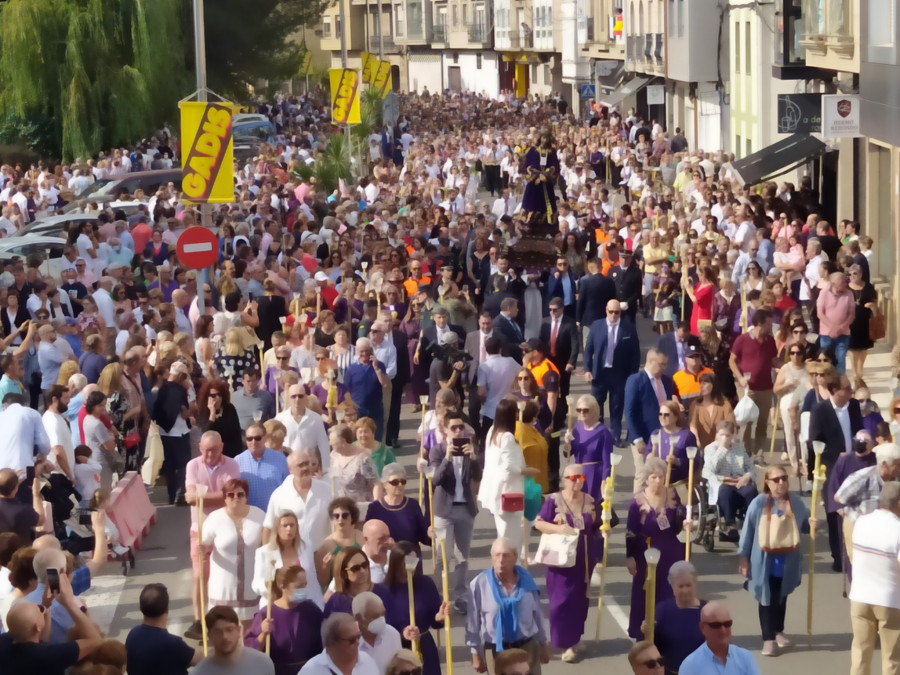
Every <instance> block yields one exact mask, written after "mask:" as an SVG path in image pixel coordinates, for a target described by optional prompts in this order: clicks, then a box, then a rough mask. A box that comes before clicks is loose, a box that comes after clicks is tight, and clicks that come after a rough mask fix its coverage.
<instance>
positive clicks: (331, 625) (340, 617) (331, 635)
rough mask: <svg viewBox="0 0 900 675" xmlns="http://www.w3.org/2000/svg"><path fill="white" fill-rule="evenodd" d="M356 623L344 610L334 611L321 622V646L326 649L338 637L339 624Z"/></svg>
mask: <svg viewBox="0 0 900 675" xmlns="http://www.w3.org/2000/svg"><path fill="white" fill-rule="evenodd" d="M345 623H354V624H355V623H356V619H354V618H353V616H352V615H350V614H347V613H346V612H335V613H334V614H332V615H331V616H329V617H328V618H327V619H325V621H323V622H322V646H324V647H325V648H326V649H327V648H328V647H330V646H331V645H333V644H334V643H335V642H337V641H338V640H339V639H340V632H341V626H342V625H344V624H345Z"/></svg>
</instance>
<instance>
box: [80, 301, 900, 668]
mask: <svg viewBox="0 0 900 675" xmlns="http://www.w3.org/2000/svg"><path fill="white" fill-rule="evenodd" d="M639 332H640V337H641V344H642V347H643V351H646V349H647V348H648V347H649V346H651V345H652V344H654V343H655V336H654V335H653V334H652V333H651V332H650V330H649V322H647V321H646V320H643V319H640V318H639ZM882 351H883V349H882ZM882 358H883V357H882ZM881 362H882V361H881V358H879V355H878V354H873V356H872V358H871V359H870V364H871V365H870V367H869V368H868V369H867V370H868V371H870V372H869V373H867V375H869V377H867V380H868V381H869V384H870V386H871V387H872V391H873V398H875V399H876V400H877V401H878V402H879V403H880V404H881V405H882V407H884V406H886V405H887V403H888V400H887V398H886V396H887V394H886V392H887V376H886V375H884V374H883V373H884V370H883V369H881V370H879V367H878V364H879V363H881ZM876 373H878V374H876ZM573 384H574V386H573V393H584V392H586V391H587V390H588V387H587V385H586V384H585V383H584V379H583V377H581V376H578V377H576V378H574V379H573ZM404 411H405V414H404V423H403V432H402V435H401V441H402V448H401V450H400V452H399V453H398V457H400V461H402V462H403V463H404V464H406V465H407V467H408V470H409V471H410V475H412V465H413V461H412V458H413V455H414V452H415V445H414V440H413V439H414V426H415V423H416V422H417V421H418V418H417V416H415V417H414V416H413V415H412V414H411V413H409V411H408V406H404ZM619 452H623V453H624V455H625V456H624V459H623V461H622V464H621V465H620V467H619V471H618V480H617V492H616V509H617V511H618V513H619V515H620V517H621V518H622V520H623V522H622V524H620V525H619V526H618V527H617V528H616V529H615V530H614V531H613V535H612V541H611V546H610V556H609V573H608V576H607V585H606V598H605V602H604V610H603V616H602V627H601V640H600V641H599V642H597V641H595V640H594V636H595V630H596V625H597V623H596V622H597V610H596V592H594V595H595V597H594V599H593V601H592V609H591V611H590V615H589V618H588V623H587V626H586V631H585V641H586V642H587V644H588V645H589V649H588V652H587V654H586V655H585V658H583V659H582V661H580V662H579V663H577V664H565V663H562V662H561V661H560V660H559V655H558V654H554V657H553V660H552V661H551V663H550V665H549V666H546V667H545V670H544V672H546V673H553V674H556V673H571V672H575V673H579V672H588V670H591V671H594V672H596V669H597V668H598V667H599V668H600V669H601V670H600V672H610V673H613V672H626V670H627V668H628V666H627V663H626V659H625V654H626V652H627V651H628V649H629V647H630V645H631V642H630V640H629V639H628V637H627V635H626V632H625V629H626V626H627V622H628V611H629V598H630V590H631V587H630V584H631V577H629V575H628V572H627V571H626V569H625V559H624V557H625V543H624V519H625V514H626V513H627V509H628V501H629V500H628V497H627V493H626V491H627V490H628V489H630V486H631V481H632V475H633V470H632V466H633V463H632V459H631V455H630V452H629V451H628V450H627V449H620V450H619ZM777 455H778V453H776V457H777ZM760 475H761V472H760ZM792 487H794V486H792ZM416 488H417V484H416V483H415V481H411V483H410V495H411V496H413V495H414V490H415V489H416ZM808 499H809V498H808V497H807V500H808ZM153 501H154V503H155V504H157V505H158V508H159V512H158V519H157V523H156V525H155V526H154V528H153V529H152V531H151V532H150V535H149V537H147V538H146V539H145V541H144V544H143V546H142V548H141V549H140V550H139V551H137V552H136V554H135V555H136V558H137V567H136V569H135V570H133V571H132V572H131V573H130V574H129V576H128V577H127V578H125V577H122V576H121V575H120V574H119V568H118V566H117V565H114V564H110V565H109V568H108V574H109V576H104V577H102V578H100V579H97V580H96V582H95V588H94V589H92V590H91V591H90V592H89V593H87V594H86V595H85V599H86V601H87V602H88V604H89V606H90V608H91V613H92V614H93V615H94V616H95V617H96V618H97V620H98V622H99V623H100V625H101V628H102V629H103V630H105V631H106V632H107V633H108V635H109V636H110V637H113V638H118V639H121V640H124V639H125V636H126V634H127V632H128V630H129V629H130V628H131V627H132V626H134V625H135V624H136V623H138V622H139V621H140V612H139V610H138V606H137V600H138V594H139V592H140V589H141V588H142V587H143V585H144V584H146V583H149V582H163V583H165V584H166V585H167V586H168V588H169V594H170V597H171V614H170V617H169V628H170V630H171V631H172V632H173V633H176V634H178V635H180V634H181V633H182V632H183V630H184V629H185V628H186V627H187V625H188V624H189V623H190V619H191V617H190V614H191V604H190V565H189V562H188V556H187V553H188V526H189V513H188V510H187V509H186V508H178V507H174V506H168V505H165V489H164V488H160V487H157V488H155V489H154V491H153ZM819 519H820V526H819V527H820V531H821V532H820V535H819V537H818V540H817V549H818V555H817V564H816V575H815V607H814V625H813V635H812V637H807V635H806V598H807V592H806V588H807V585H806V562H805V561H804V582H803V586H802V587H801V588H800V589H798V590H797V591H796V592H795V593H794V594H793V595H791V596H790V598H789V600H788V612H787V633H788V635H789V636H790V637H791V638H792V639H793V640H794V642H795V646H793V647H791V648H788V649H786V650H782V653H781V654H780V655H779V656H777V657H775V658H765V659H764V658H763V657H761V656H759V650H760V648H761V646H762V642H761V638H760V636H759V620H758V617H757V605H756V603H755V602H754V601H753V599H752V597H751V595H750V594H749V593H747V592H746V591H744V590H743V589H742V587H741V584H742V578H741V577H740V576H739V575H738V572H737V564H738V559H737V556H736V555H735V545H734V544H729V543H718V542H717V546H716V550H715V551H714V552H713V553H707V552H706V551H704V550H703V549H702V547H700V546H695V547H694V549H693V551H694V553H693V555H692V560H693V562H694V563H695V564H696V566H697V568H698V570H699V574H700V583H699V595H700V597H701V598H703V599H706V600H722V601H724V602H726V603H727V604H728V606H729V607H730V609H731V613H732V618H733V619H734V621H735V624H734V629H733V634H734V640H735V643H736V644H738V645H740V646H743V647H746V648H748V649H751V650H753V651H754V653H755V654H756V655H757V657H758V659H759V663H760V666H761V669H762V672H763V673H766V674H768V675H787V674H791V675H793V674H794V673H797V672H816V671H818V672H821V673H840V672H846V670H847V668H848V667H849V661H850V654H849V650H850V642H851V635H850V620H849V602H848V600H846V599H845V598H843V597H842V593H843V578H842V576H841V575H839V574H836V573H834V572H832V571H831V561H830V558H829V557H828V554H827V553H826V549H827V541H826V536H825V534H824V516H823V515H822V510H821V507H820V510H819ZM493 536H494V528H493V524H492V522H491V519H490V518H489V517H488V515H487V514H486V513H485V512H483V511H482V513H481V514H479V517H478V520H477V521H476V530H475V541H474V543H473V549H472V561H471V564H470V570H473V571H480V570H483V569H484V568H485V566H486V565H487V564H488V563H489V547H490V542H491V540H492V538H493ZM537 541H538V535H537V533H536V532H534V531H533V532H532V534H531V537H530V544H531V551H532V553H533V552H534V550H535V548H536V547H537ZM807 546H808V540H807V539H804V542H803V547H804V553H805V551H806V550H807V548H806V547H807ZM428 558H430V552H426V569H430V565H431V562H430V560H428ZM531 571H532V572H533V573H534V574H535V575H536V576H538V577H542V576H543V574H542V571H541V570H540V568H536V567H532V568H531ZM539 583H541V582H540V581H539ZM438 585H439V587H440V581H439V580H438ZM541 585H542V583H541ZM452 622H453V626H452V630H453V643H454V661H455V665H456V667H460V668H462V669H463V670H464V671H466V672H471V671H470V670H469V669H470V668H471V666H470V661H469V653H468V649H466V648H465V646H464V628H463V624H464V618H463V617H460V616H458V615H456V614H454V615H453V617H452ZM442 639H443V636H442ZM442 653H443V652H442ZM879 658H880V657H879V655H878V654H876V657H875V659H874V664H873V673H879V672H881V671H880V661H879Z"/></svg>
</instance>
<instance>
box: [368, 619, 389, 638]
mask: <svg viewBox="0 0 900 675" xmlns="http://www.w3.org/2000/svg"><path fill="white" fill-rule="evenodd" d="M385 628H387V620H386V619H385V618H384V617H383V616H379V617H378V618H377V619H372V620H371V621H370V622H369V632H370V633H372V635H381V634H382V633H383V632H384V629H385Z"/></svg>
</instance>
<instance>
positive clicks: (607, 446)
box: [566, 394, 613, 504]
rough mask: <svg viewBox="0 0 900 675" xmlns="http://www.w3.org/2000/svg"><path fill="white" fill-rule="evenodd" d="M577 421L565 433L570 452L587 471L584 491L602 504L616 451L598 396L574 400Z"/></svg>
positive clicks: (585, 471)
mask: <svg viewBox="0 0 900 675" xmlns="http://www.w3.org/2000/svg"><path fill="white" fill-rule="evenodd" d="M575 412H577V413H578V423H577V424H576V425H575V426H574V427H573V428H572V433H571V434H569V433H566V442H567V443H568V444H569V454H570V455H571V457H572V458H574V460H575V461H576V462H578V464H580V465H581V466H582V467H583V468H584V471H582V473H583V474H584V491H585V492H586V493H587V494H589V495H590V496H591V497H593V499H594V502H596V503H597V504H599V503H600V502H602V501H603V481H605V480H606V478H607V476H609V473H610V471H611V469H612V465H611V463H610V460H609V457H610V455H611V454H612V452H613V436H612V433H611V432H610V430H609V429H607V428H606V427H605V426H603V423H602V422H601V421H600V405H599V404H598V403H597V399H596V398H594V397H593V396H591V395H590V394H586V395H584V396H579V397H578V401H576V403H575Z"/></svg>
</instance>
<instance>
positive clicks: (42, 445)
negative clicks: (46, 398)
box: [0, 403, 50, 476]
mask: <svg viewBox="0 0 900 675" xmlns="http://www.w3.org/2000/svg"><path fill="white" fill-rule="evenodd" d="M0 429H3V433H2V434H0V467H3V468H4V469H13V470H14V471H16V472H18V473H20V474H21V475H22V476H24V474H25V469H27V468H28V467H30V466H34V446H37V447H38V452H40V453H41V454H42V455H47V454H49V453H50V439H49V438H48V437H47V430H46V429H44V422H43V420H42V419H41V415H40V413H39V412H38V411H37V410H32V409H31V408H26V407H25V406H23V405H20V404H18V403H13V404H12V405H10V406H9V407H8V408H7V409H6V410H4V411H3V412H2V413H0Z"/></svg>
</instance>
